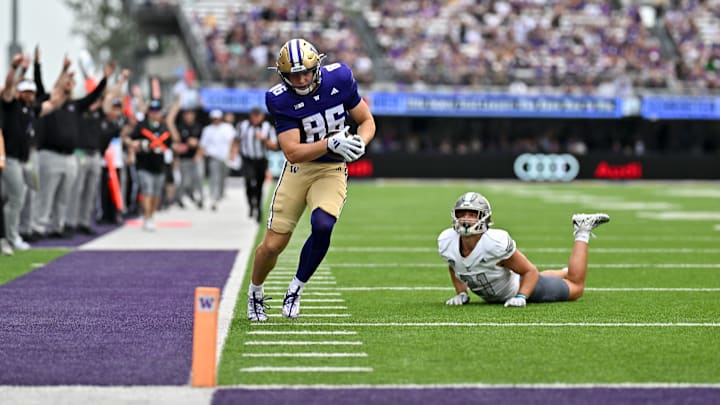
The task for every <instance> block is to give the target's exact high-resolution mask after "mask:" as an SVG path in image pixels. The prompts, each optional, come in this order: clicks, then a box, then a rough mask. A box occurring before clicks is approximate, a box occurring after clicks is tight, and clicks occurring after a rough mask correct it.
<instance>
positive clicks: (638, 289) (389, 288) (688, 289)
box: [266, 286, 720, 308]
mask: <svg viewBox="0 0 720 405" xmlns="http://www.w3.org/2000/svg"><path fill="white" fill-rule="evenodd" d="M316 288H320V287H316ZM333 290H339V291H449V290H452V287H450V286H414V287H395V286H378V287H337V288H333ZM585 291H605V292H607V291H612V292H625V291H636V292H642V291H646V292H652V291H677V292H683V291H686V292H718V291H720V288H703V287H698V288H692V287H586V288H585ZM266 294H267V293H266ZM311 299H312V298H311ZM308 301H309V300H308V299H306V300H303V302H308ZM315 302H318V301H315ZM303 308H304V307H303Z"/></svg>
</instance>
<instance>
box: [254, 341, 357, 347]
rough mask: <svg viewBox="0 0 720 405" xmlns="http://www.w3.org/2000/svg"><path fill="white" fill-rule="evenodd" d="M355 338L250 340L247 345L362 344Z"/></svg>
mask: <svg viewBox="0 0 720 405" xmlns="http://www.w3.org/2000/svg"><path fill="white" fill-rule="evenodd" d="M362 344H363V342H359V341H354V340H319V341H312V340H248V341H247V342H245V345H246V346H360V345H362Z"/></svg>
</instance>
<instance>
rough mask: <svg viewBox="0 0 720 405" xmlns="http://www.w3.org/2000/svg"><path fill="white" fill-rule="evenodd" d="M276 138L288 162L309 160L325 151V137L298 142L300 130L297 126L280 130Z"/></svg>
mask: <svg viewBox="0 0 720 405" xmlns="http://www.w3.org/2000/svg"><path fill="white" fill-rule="evenodd" d="M277 138H278V142H279V143H280V148H281V149H282V151H283V153H284V154H285V158H286V159H287V161H288V162H290V163H302V162H309V161H312V160H315V159H317V158H319V157H320V156H322V155H324V154H325V153H327V139H323V140H322V141H320V142H313V143H300V130H299V129H297V128H293V129H289V130H287V131H284V132H281V133H280V134H278V137H277Z"/></svg>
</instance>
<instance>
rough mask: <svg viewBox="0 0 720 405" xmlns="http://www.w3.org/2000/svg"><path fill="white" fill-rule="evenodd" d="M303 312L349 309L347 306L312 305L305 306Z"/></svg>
mask: <svg viewBox="0 0 720 405" xmlns="http://www.w3.org/2000/svg"><path fill="white" fill-rule="evenodd" d="M302 308H303V310H305V309H347V307H346V306H342V305H322V306H311V305H303V307H302Z"/></svg>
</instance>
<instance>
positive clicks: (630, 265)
mask: <svg viewBox="0 0 720 405" xmlns="http://www.w3.org/2000/svg"><path fill="white" fill-rule="evenodd" d="M332 266H333V267H337V268H378V269H395V268H409V269H414V268H418V267H437V268H447V264H446V263H445V264H444V263H336V264H333V265H332ZM536 266H538V267H542V268H553V267H554V268H562V267H565V266H567V263H537V264H536ZM588 267H589V268H590V269H593V268H596V269H626V268H627V269H636V268H643V269H674V268H678V269H718V268H720V263H694V264H693V263H657V264H648V263H605V264H602V263H600V264H596V263H590V264H589V265H588ZM313 284H315V283H313ZM317 284H322V282H321V281H320V282H318V283H317Z"/></svg>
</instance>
